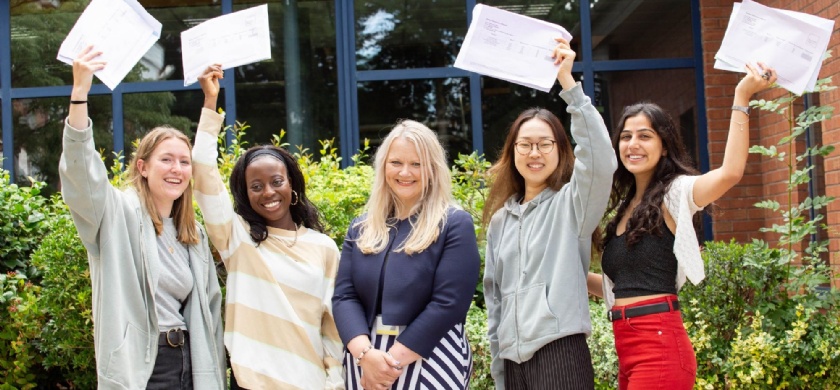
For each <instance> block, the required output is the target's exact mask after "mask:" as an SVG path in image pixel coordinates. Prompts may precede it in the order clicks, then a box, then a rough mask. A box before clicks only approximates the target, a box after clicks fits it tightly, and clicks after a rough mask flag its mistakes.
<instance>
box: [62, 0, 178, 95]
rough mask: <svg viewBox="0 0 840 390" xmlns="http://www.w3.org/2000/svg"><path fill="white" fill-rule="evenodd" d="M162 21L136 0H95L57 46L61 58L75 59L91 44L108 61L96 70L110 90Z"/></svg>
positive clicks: (140, 55) (151, 40) (147, 45)
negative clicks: (100, 68) (59, 45)
mask: <svg viewBox="0 0 840 390" xmlns="http://www.w3.org/2000/svg"><path fill="white" fill-rule="evenodd" d="M160 30H161V24H160V22H158V21H157V20H156V19H155V18H154V17H152V15H150V14H149V13H148V12H146V10H145V9H143V6H142V5H140V3H138V2H137V0H92V1H91V2H90V4H89V5H88V6H87V8H85V11H84V12H82V15H81V16H79V20H77V21H76V24H75V25H74V26H73V29H71V30H70V33H69V34H67V37H66V38H64V42H62V43H61V47H60V48H59V49H58V56H57V57H56V58H57V59H58V60H59V61H61V62H63V63H65V64H68V65H73V60H74V59H75V58H76V57H77V56H78V55H79V53H80V52H81V51H82V50H83V49H84V48H85V47H87V46H88V45H93V47H94V50H98V51H101V52H102V55H101V56H100V57H99V58H100V59H101V60H103V61H105V62H107V66H105V68H104V69H102V70H100V71H98V72H96V73H94V74H95V75H96V77H98V78H99V80H101V81H102V83H104V84H105V85H107V86H108V88H110V89H111V90H113V89H114V88H116V87H117V85H118V84H119V83H120V82H121V81H122V79H124V78H125V76H126V75H127V74H128V72H129V71H131V68H133V67H134V65H135V64H137V62H138V61H140V59H141V58H143V55H144V54H146V52H147V51H148V50H149V48H151V47H152V45H154V44H155V42H157V40H158V39H159V38H160Z"/></svg>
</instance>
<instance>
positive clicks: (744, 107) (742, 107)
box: [732, 106, 750, 116]
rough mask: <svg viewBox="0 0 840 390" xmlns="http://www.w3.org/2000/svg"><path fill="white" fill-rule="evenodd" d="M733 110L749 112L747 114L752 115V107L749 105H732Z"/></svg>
mask: <svg viewBox="0 0 840 390" xmlns="http://www.w3.org/2000/svg"><path fill="white" fill-rule="evenodd" d="M732 110H733V111H741V112H743V113H744V114H747V116H750V108H749V107H746V106H732Z"/></svg>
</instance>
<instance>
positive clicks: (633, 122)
mask: <svg viewBox="0 0 840 390" xmlns="http://www.w3.org/2000/svg"><path fill="white" fill-rule="evenodd" d="M618 152H619V158H620V159H621V163H622V164H623V165H624V167H625V168H626V169H627V170H628V171H629V172H630V173H632V174H633V175H635V176H637V177H639V176H640V175H641V176H645V177H647V176H651V175H653V172H655V170H656V165H657V164H659V160H660V158H662V156H663V155H664V154H665V153H667V152H666V151H665V150H664V149H663V147H662V138H661V137H660V136H659V134H658V133H657V132H656V131H655V130H654V129H653V126H652V125H651V123H650V119H648V117H647V116H645V115H644V114H638V115H634V116H631V117H629V118H627V120H625V121H624V128H623V129H622V130H621V134H620V135H619V139H618Z"/></svg>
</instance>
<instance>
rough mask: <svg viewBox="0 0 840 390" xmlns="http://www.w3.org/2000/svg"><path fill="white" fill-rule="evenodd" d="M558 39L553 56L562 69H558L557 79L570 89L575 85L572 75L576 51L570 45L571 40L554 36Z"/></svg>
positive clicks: (564, 87)
mask: <svg viewBox="0 0 840 390" xmlns="http://www.w3.org/2000/svg"><path fill="white" fill-rule="evenodd" d="M554 40H555V41H557V46H555V47H554V51H553V52H552V53H551V58H554V64H555V65H557V64H560V69H558V70H557V81H559V82H560V85H561V86H562V87H563V89H570V88H572V87H574V86H575V84H576V83H575V79H574V77H572V65H574V63H575V56H576V54H575V51H574V50H572V47H571V46H570V45H569V41H567V40H565V39H563V38H554Z"/></svg>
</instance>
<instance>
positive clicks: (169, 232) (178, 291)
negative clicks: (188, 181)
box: [155, 218, 194, 332]
mask: <svg viewBox="0 0 840 390" xmlns="http://www.w3.org/2000/svg"><path fill="white" fill-rule="evenodd" d="M177 237H178V234H177V232H176V231H175V223H174V222H173V221H172V218H163V233H162V234H161V235H159V236H158V237H157V243H158V257H160V270H161V271H160V278H159V279H158V285H157V288H156V289H155V309H156V310H157V316H158V329H159V330H160V331H161V332H165V331H167V330H170V329H175V328H181V329H187V324H186V322H185V321H184V316H183V315H182V314H181V306H182V305H183V303H184V301H186V300H187V297H189V296H190V291H192V288H193V283H194V281H193V276H192V272H190V263H189V260H190V258H189V251H188V250H187V247H186V246H184V244H182V243H180V242H178V238H177Z"/></svg>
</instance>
